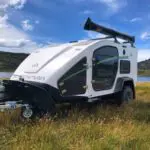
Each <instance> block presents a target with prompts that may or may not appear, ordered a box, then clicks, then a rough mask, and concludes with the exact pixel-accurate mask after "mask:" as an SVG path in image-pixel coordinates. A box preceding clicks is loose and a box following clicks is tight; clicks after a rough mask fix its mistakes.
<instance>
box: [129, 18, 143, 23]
mask: <svg viewBox="0 0 150 150" xmlns="http://www.w3.org/2000/svg"><path fill="white" fill-rule="evenodd" d="M141 20H142V18H140V17H136V18H133V19H131V20H130V22H137V21H141Z"/></svg>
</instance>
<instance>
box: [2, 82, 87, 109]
mask: <svg viewBox="0 0 150 150" xmlns="http://www.w3.org/2000/svg"><path fill="white" fill-rule="evenodd" d="M3 85H4V87H5V92H4V93H3V95H4V96H3V97H1V98H0V101H1V102H2V101H3V102H4V101H20V100H22V101H23V103H25V104H26V103H27V104H29V105H32V106H35V107H38V108H40V109H44V110H49V109H51V107H52V106H53V105H54V104H55V103H64V102H69V103H73V102H75V103H76V102H83V101H87V100H88V98H87V97H80V96H68V97H67V96H65V97H63V96H61V94H60V92H59V90H58V89H56V88H54V87H52V86H49V85H48V84H43V83H37V82H26V81H23V82H21V81H12V80H4V81H3Z"/></svg>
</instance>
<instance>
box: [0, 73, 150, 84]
mask: <svg viewBox="0 0 150 150" xmlns="http://www.w3.org/2000/svg"><path fill="white" fill-rule="evenodd" d="M12 74H13V73H12V72H0V78H10V77H11V75H12ZM138 82H150V77H146V76H138Z"/></svg>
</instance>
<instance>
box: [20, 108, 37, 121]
mask: <svg viewBox="0 0 150 150" xmlns="http://www.w3.org/2000/svg"><path fill="white" fill-rule="evenodd" d="M34 113H35V112H34V111H33V109H31V108H26V107H23V108H22V109H21V117H22V118H23V119H31V118H33V116H35V114H34Z"/></svg>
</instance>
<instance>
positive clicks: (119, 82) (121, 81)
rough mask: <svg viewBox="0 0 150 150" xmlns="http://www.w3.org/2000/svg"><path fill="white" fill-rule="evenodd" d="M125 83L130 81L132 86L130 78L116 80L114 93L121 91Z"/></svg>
mask: <svg viewBox="0 0 150 150" xmlns="http://www.w3.org/2000/svg"><path fill="white" fill-rule="evenodd" d="M127 81H131V82H132V83H133V85H134V81H133V79H132V78H129V77H122V78H118V79H117V82H116V86H115V90H114V93H117V92H120V91H122V89H123V86H124V83H125V82H127Z"/></svg>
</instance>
